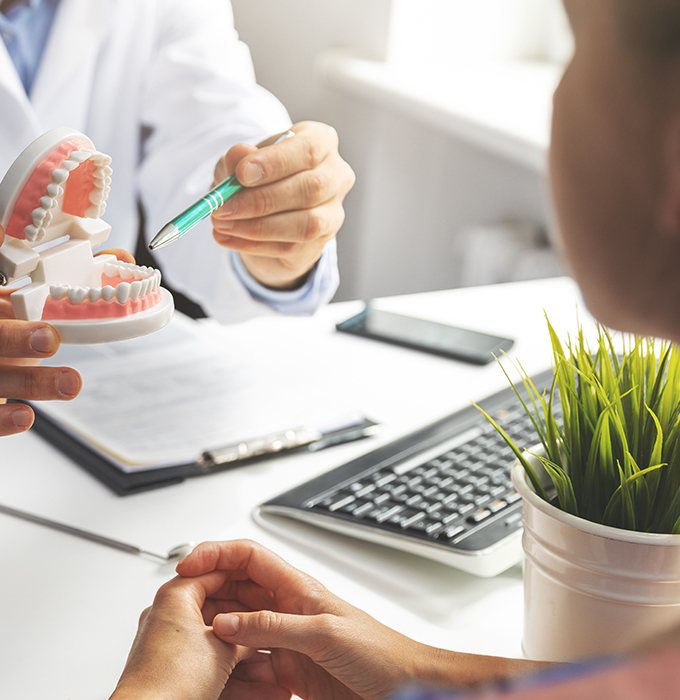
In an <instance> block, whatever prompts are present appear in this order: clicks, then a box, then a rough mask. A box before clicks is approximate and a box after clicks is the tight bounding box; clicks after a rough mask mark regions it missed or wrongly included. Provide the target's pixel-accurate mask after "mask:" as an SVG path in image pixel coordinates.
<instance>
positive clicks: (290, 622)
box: [213, 610, 337, 658]
mask: <svg viewBox="0 0 680 700" xmlns="http://www.w3.org/2000/svg"><path fill="white" fill-rule="evenodd" d="M213 631H214V633H215V635H216V636H217V637H219V638H220V639H221V640H223V641H225V642H230V643H231V644H242V645H243V646H247V647H251V648H255V649H261V648H275V649H289V650H291V651H297V652H300V653H301V654H306V655H307V656H309V657H311V658H314V657H315V656H316V655H318V654H319V653H320V652H321V651H322V650H323V649H324V648H326V647H327V646H328V644H329V643H332V642H333V641H334V639H335V638H336V637H337V618H336V617H335V616H334V615H330V614H327V613H324V614H320V615H288V614H284V613H277V612H272V611H271V610H260V611H258V612H250V613H229V614H227V615H217V616H216V617H215V619H214V620H213Z"/></svg>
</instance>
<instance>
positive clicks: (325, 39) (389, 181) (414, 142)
mask: <svg viewBox="0 0 680 700" xmlns="http://www.w3.org/2000/svg"><path fill="white" fill-rule="evenodd" d="M232 4H233V7H234V14H235V18H236V27H237V29H238V31H239V33H240V35H241V38H242V39H243V40H244V41H245V42H246V43H247V44H248V45H249V46H250V49H251V52H252V55H253V59H254V63H255V68H256V72H257V76H258V80H259V82H260V83H261V84H262V85H264V86H265V87H266V88H268V89H269V90H271V91H272V92H273V93H274V94H276V95H277V96H278V97H279V98H280V99H281V100H282V101H283V103H284V104H285V105H286V106H287V108H288V110H289V112H290V113H291V116H292V117H293V120H301V119H317V120H320V121H325V122H328V123H330V124H332V125H333V126H335V127H336V128H337V130H338V132H339V134H340V141H341V152H342V153H343V155H344V157H345V158H346V160H348V161H349V162H350V164H351V165H352V167H353V168H354V170H355V172H356V173H357V184H356V187H355V189H354V191H353V192H352V194H351V195H350V197H349V198H348V200H347V207H346V208H347V220H346V223H345V226H344V227H343V230H342V231H341V232H340V235H339V238H338V246H339V254H340V265H341V278H342V282H341V287H340V290H339V292H338V295H337V297H336V299H339V300H340V299H349V298H358V297H360V298H370V297H375V296H382V295H391V294H400V293H408V292H416V291H424V290H431V289H442V288H449V287H456V286H462V285H474V284H483V283H490V282H500V281H509V280H514V279H525V278H532V277H542V276H550V275H553V274H559V273H560V271H561V268H560V264H559V262H558V260H557V258H556V256H555V255H554V253H553V252H552V251H551V249H550V248H549V245H548V243H547V238H546V235H545V231H546V229H547V228H548V227H549V222H550V218H551V217H550V213H549V206H548V197H547V192H546V186H545V170H546V168H545V156H546V146H547V143H548V134H549V117H550V105H551V94H552V90H553V89H554V87H555V85H556V83H557V81H558V79H559V74H560V71H561V68H562V66H563V64H564V62H565V61H566V60H567V59H568V57H569V53H570V50H571V46H570V36H569V32H568V29H567V26H566V21H565V19H564V16H563V13H562V10H561V6H560V3H559V0H343V2H341V3H339V2H335V1H333V0H286V2H285V3H284V2H281V0H232Z"/></svg>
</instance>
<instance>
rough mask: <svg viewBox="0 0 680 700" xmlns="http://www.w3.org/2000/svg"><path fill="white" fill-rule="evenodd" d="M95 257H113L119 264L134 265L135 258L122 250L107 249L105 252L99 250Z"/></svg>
mask: <svg viewBox="0 0 680 700" xmlns="http://www.w3.org/2000/svg"><path fill="white" fill-rule="evenodd" d="M97 255H115V256H116V257H117V258H118V260H120V261H121V262H125V263H132V264H133V265H134V264H135V256H134V255H133V254H132V253H130V252H129V251H127V250H123V249H122V248H107V249H106V250H100V251H99V252H98V253H97ZM97 255H95V257H97Z"/></svg>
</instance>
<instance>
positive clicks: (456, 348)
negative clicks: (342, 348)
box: [336, 305, 514, 365]
mask: <svg viewBox="0 0 680 700" xmlns="http://www.w3.org/2000/svg"><path fill="white" fill-rule="evenodd" d="M336 329H337V330H339V331H342V332H343V333H351V334H353V335H359V336H363V337H365V338H373V339H374V340H382V341H384V342H386V343H393V344H395V345H402V346H404V347H407V348H412V349H414V350H422V351H423V352H429V353H433V354H435V355H443V356H444V357H451V358H453V359H456V360H462V361H463V362H472V363H473V364H476V365H485V364H487V363H489V362H491V361H492V360H493V359H494V356H498V355H499V354H500V353H502V352H506V351H507V350H509V349H510V348H511V347H512V346H513V344H514V341H513V340H512V339H511V338H501V337H499V336H495V335H489V334H487V333H479V332H478V331H471V330H469V329H467V328H458V327H456V326H449V325H447V324H445V323H435V322H434V321H426V320H425V319H422V318H413V317H411V316H402V315H401V314H395V313H392V312H390V311H381V310H380V309H375V308H373V307H371V306H370V305H366V307H365V308H364V310H363V311H361V312H360V313H358V314H357V315H356V316H352V318H348V319H347V320H346V321H341V322H340V323H338V324H337V326H336Z"/></svg>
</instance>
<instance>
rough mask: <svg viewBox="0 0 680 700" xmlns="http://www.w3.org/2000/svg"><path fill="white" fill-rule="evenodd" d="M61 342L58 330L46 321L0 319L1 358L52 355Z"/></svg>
mask: <svg viewBox="0 0 680 700" xmlns="http://www.w3.org/2000/svg"><path fill="white" fill-rule="evenodd" d="M59 342H60V340H59V334H58V333H57V331H56V330H55V329H54V328H53V327H52V326H50V325H48V324H46V323H30V322H28V321H0V358H4V357H25V358H28V357H32V358H44V357H51V356H52V355H54V353H55V352H57V350H58V349H59ZM0 361H1V359H0ZM0 395H3V394H2V393H1V392H0Z"/></svg>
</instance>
